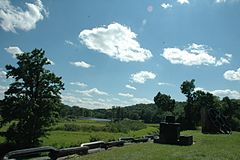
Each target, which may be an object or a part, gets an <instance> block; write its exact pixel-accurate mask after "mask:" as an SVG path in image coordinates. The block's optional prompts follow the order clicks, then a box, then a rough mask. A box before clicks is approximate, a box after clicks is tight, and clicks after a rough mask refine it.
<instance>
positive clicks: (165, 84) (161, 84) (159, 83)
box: [158, 82, 174, 86]
mask: <svg viewBox="0 0 240 160" xmlns="http://www.w3.org/2000/svg"><path fill="white" fill-rule="evenodd" d="M158 85H159V86H174V84H171V83H166V82H158Z"/></svg>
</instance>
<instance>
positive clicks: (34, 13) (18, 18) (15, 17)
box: [0, 0, 48, 33]
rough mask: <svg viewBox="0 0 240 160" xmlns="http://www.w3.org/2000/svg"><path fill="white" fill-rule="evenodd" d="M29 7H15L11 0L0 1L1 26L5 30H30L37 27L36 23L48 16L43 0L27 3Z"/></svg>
mask: <svg viewBox="0 0 240 160" xmlns="http://www.w3.org/2000/svg"><path fill="white" fill-rule="evenodd" d="M25 5H26V7H27V9H26V10H25V11H24V10H23V9H22V8H20V7H15V6H13V5H12V4H11V2H10V0H3V1H1V3H0V26H1V27H2V29H3V30H5V31H11V32H14V33H15V32H16V29H21V30H24V31H29V30H31V29H34V28H36V23H37V22H38V21H40V20H43V19H44V16H48V12H47V11H46V9H45V8H44V6H43V4H42V2H41V0H36V1H35V3H25Z"/></svg>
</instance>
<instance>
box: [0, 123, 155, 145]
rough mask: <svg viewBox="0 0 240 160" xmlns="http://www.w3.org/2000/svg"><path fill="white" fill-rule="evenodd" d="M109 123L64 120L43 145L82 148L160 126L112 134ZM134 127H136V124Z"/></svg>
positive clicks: (153, 129) (49, 133) (45, 139)
mask: <svg viewBox="0 0 240 160" xmlns="http://www.w3.org/2000/svg"><path fill="white" fill-rule="evenodd" d="M108 123H109V122H101V121H94V120H65V121H63V120H62V121H60V122H58V123H57V124H56V125H54V126H52V127H50V128H49V129H48V130H49V131H48V132H47V136H46V137H43V138H41V140H42V144H41V145H42V146H53V147H56V148H66V147H75V146H80V145H81V144H82V143H86V142H90V141H97V140H103V141H106V142H108V141H114V140H118V138H119V137H126V136H131V137H141V136H142V135H147V134H152V133H156V132H158V125H155V124H149V125H145V124H143V125H145V128H143V129H139V130H135V131H133V130H129V131H127V132H126V131H125V132H116V131H115V132H111V131H109V129H108V128H106V127H107V126H108V125H107V124H108ZM133 126H136V123H135V124H133ZM7 127H8V125H7V126H4V127H3V128H1V130H0V131H5V130H6V129H7ZM4 141H5V139H4V137H1V136H0V143H3V142H4Z"/></svg>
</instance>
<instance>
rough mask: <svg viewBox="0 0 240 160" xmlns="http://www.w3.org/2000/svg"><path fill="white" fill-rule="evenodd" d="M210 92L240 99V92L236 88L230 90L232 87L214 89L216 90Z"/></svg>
mask: <svg viewBox="0 0 240 160" xmlns="http://www.w3.org/2000/svg"><path fill="white" fill-rule="evenodd" d="M210 93H212V94H214V95H217V96H219V97H221V98H223V97H226V96H228V97H229V98H232V99H240V92H238V91H235V90H230V89H225V90H214V91H211V92H210Z"/></svg>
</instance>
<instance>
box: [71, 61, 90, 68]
mask: <svg viewBox="0 0 240 160" xmlns="http://www.w3.org/2000/svg"><path fill="white" fill-rule="evenodd" d="M70 64H72V65H74V66H76V67H82V68H90V67H92V65H91V64H88V63H86V62H84V61H80V62H70Z"/></svg>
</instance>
